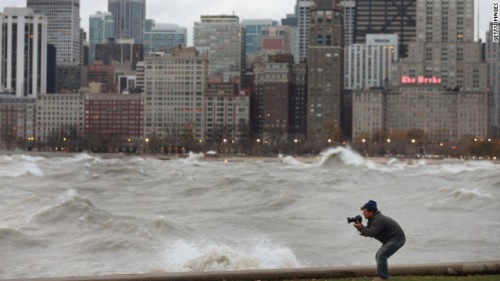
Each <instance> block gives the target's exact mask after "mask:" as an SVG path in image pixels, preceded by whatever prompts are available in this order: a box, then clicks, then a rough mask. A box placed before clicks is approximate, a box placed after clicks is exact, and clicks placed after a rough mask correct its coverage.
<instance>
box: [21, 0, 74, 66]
mask: <svg viewBox="0 0 500 281" xmlns="http://www.w3.org/2000/svg"><path fill="white" fill-rule="evenodd" d="M27 6H28V8H32V9H33V11H34V13H35V14H42V15H45V16H47V22H48V27H47V36H48V43H49V44H53V45H54V46H55V47H56V52H57V53H56V56H57V58H56V59H57V64H58V65H79V64H80V52H81V41H80V40H81V39H80V0H51V1H46V0H27Z"/></svg>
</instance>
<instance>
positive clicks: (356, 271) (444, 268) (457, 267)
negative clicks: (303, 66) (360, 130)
mask: <svg viewBox="0 0 500 281" xmlns="http://www.w3.org/2000/svg"><path fill="white" fill-rule="evenodd" d="M389 271H390V273H391V275H392V276H398V275H414V276H415V275H448V276H450V275H451V276H459V275H480V274H500V261H479V262H458V263H438V264H418V265H394V266H390V265H389ZM372 276H375V267H374V266H350V267H323V268H298V269H272V270H244V271H220V272H183V273H154V274H125V275H109V276H88V277H67V278H65V277H61V278H34V279H10V280H9V281H12V280H16V281H20V280H30V281H35V280H36V281H66V280H67V281H118V280H124V281H187V280H190V281H230V280H238V281H246V280H248V281H250V280H251V281H255V280H274V281H275V280H297V279H299V280H300V279H326V278H330V279H331V278H344V277H372ZM3 281H6V280H3Z"/></svg>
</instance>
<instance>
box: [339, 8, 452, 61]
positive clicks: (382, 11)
mask: <svg viewBox="0 0 500 281" xmlns="http://www.w3.org/2000/svg"><path fill="white" fill-rule="evenodd" d="M345 2H347V1H345ZM450 2H451V1H450ZM355 9H356V12H355V21H354V24H355V26H354V42H353V43H358V44H359V43H365V38H366V34H389V33H394V34H398V36H399V54H400V55H401V56H402V57H406V56H407V54H408V43H409V42H411V41H414V40H415V34H416V22H417V19H416V10H417V0H400V1H387V0H356V5H355Z"/></svg>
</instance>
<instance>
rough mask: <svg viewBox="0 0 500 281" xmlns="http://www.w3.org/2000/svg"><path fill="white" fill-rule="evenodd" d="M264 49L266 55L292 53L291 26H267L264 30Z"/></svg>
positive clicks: (262, 51)
mask: <svg viewBox="0 0 500 281" xmlns="http://www.w3.org/2000/svg"><path fill="white" fill-rule="evenodd" d="M262 34H263V35H262V37H261V41H262V50H261V53H262V54H263V55H264V57H268V56H272V55H278V54H289V55H291V54H292V42H291V39H292V31H291V28H290V26H286V25H279V26H267V27H265V28H264V30H263V31H262Z"/></svg>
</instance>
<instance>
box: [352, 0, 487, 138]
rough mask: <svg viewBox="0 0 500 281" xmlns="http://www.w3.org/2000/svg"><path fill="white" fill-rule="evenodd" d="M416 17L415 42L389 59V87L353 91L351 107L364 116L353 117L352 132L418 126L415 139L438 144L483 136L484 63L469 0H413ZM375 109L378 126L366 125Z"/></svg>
mask: <svg viewBox="0 0 500 281" xmlns="http://www.w3.org/2000/svg"><path fill="white" fill-rule="evenodd" d="M417 18H418V21H417V23H416V27H417V28H416V30H417V34H416V41H414V42H410V43H409V44H408V47H409V48H408V56H407V57H406V58H403V59H401V60H399V62H398V63H395V64H393V67H392V68H393V74H392V79H391V82H390V86H391V87H390V88H388V89H387V90H386V91H385V92H383V91H380V90H378V92H377V91H376V90H362V91H358V92H356V91H354V94H353V111H354V112H355V114H358V113H359V114H361V115H364V116H359V118H354V122H353V123H354V125H353V136H356V135H359V136H361V135H363V134H364V133H370V134H374V133H375V132H376V131H377V130H384V131H385V132H389V133H391V132H399V133H401V132H406V134H408V133H409V132H411V131H421V132H422V133H423V135H425V138H423V137H420V138H421V139H420V142H422V143H425V142H431V143H438V144H441V145H445V143H448V142H452V143H456V142H457V141H461V140H464V139H474V138H477V139H484V138H486V137H487V135H488V104H489V90H488V84H487V81H486V80H487V79H486V78H487V66H486V63H485V62H483V61H482V57H481V44H480V42H474V0H433V1H418V2H417ZM374 112H378V113H379V115H378V116H383V120H380V119H379V121H381V122H378V123H379V124H380V125H381V126H383V127H382V128H381V127H378V128H376V127H371V129H368V128H369V127H370V124H371V126H373V124H374V122H373V120H374V119H375V118H374V116H373V115H372V116H369V115H368V114H369V113H374ZM356 119H357V120H358V121H356ZM356 124H358V125H359V126H356ZM358 132H359V133H358ZM417 141H418V140H417Z"/></svg>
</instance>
